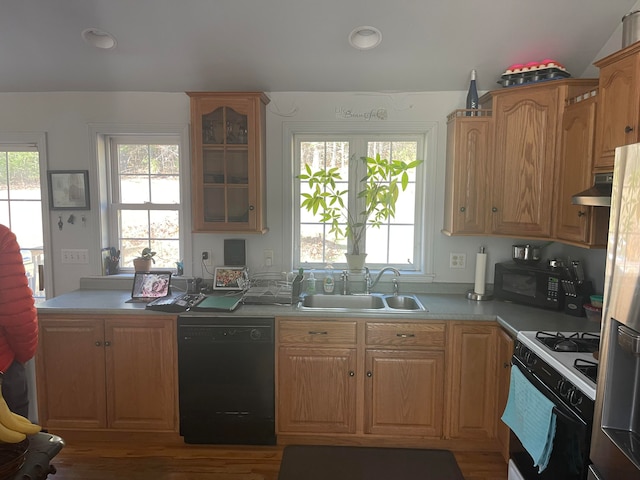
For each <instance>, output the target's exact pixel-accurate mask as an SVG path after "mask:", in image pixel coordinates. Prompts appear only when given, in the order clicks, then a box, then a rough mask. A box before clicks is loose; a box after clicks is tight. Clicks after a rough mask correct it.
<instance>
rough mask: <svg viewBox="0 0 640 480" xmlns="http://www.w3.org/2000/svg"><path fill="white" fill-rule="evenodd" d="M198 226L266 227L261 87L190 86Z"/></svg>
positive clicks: (249, 230)
mask: <svg viewBox="0 0 640 480" xmlns="http://www.w3.org/2000/svg"><path fill="white" fill-rule="evenodd" d="M187 95H189V97H190V98H191V132H192V133H191V134H192V159H191V161H192V167H191V170H192V182H191V187H192V191H193V197H192V202H193V203H192V211H193V230H194V231H195V232H212V231H213V232H238V233H264V232H266V230H267V228H266V218H265V208H266V202H265V195H266V185H265V180H266V175H265V156H266V153H265V109H266V105H267V103H269V98H268V97H267V96H266V95H265V94H264V93H261V92H230V93H211V92H188V93H187Z"/></svg>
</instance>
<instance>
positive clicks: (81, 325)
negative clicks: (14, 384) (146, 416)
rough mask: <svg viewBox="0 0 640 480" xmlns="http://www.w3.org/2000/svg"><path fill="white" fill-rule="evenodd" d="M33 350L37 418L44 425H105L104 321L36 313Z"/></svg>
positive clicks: (66, 426) (56, 426)
mask: <svg viewBox="0 0 640 480" xmlns="http://www.w3.org/2000/svg"><path fill="white" fill-rule="evenodd" d="M39 326H40V340H39V345H38V354H37V356H36V368H37V374H36V380H37V389H38V412H39V421H40V423H41V424H42V426H43V427H46V428H48V429H50V430H51V431H55V429H57V428H79V429H97V428H105V427H106V426H107V420H106V392H105V370H104V359H105V347H104V328H103V321H102V320H101V319H97V320H84V319H64V318H63V317H54V318H44V316H41V317H40V320H39Z"/></svg>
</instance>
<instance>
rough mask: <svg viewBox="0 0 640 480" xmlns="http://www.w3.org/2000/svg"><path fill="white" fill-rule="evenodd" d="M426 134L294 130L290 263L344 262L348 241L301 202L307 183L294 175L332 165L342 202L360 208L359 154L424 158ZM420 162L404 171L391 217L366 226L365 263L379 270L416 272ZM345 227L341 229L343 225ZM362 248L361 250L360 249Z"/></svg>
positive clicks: (419, 259)
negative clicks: (404, 179)
mask: <svg viewBox="0 0 640 480" xmlns="http://www.w3.org/2000/svg"><path fill="white" fill-rule="evenodd" d="M424 138H425V136H424V135H418V134H412V135H400V134H388V135H387V134H376V135H366V134H353V135H339V134H317V135H315V134H296V135H294V165H295V170H296V172H295V175H296V177H295V178H296V181H295V188H294V213H295V220H296V221H295V222H294V265H304V266H307V267H308V268H323V267H324V266H325V265H327V264H333V265H334V266H338V267H341V266H343V265H346V261H345V257H344V254H345V253H348V252H349V251H350V248H351V245H349V243H348V240H347V239H346V238H344V236H338V237H336V235H335V234H334V233H331V232H330V230H331V225H330V224H325V223H323V222H322V221H321V216H320V214H321V212H320V211H318V212H317V213H316V214H313V212H310V211H308V210H307V209H306V208H304V207H302V206H301V203H302V201H303V200H304V197H303V194H304V193H309V187H308V184H307V183H306V182H305V181H304V180H300V179H298V177H297V175H298V174H300V173H301V172H305V168H306V166H307V165H308V166H309V167H310V168H311V169H312V170H313V171H317V170H318V169H321V168H323V169H327V170H328V169H331V168H336V169H338V172H339V174H340V180H339V181H338V185H337V187H338V190H341V191H344V192H345V194H344V196H343V201H344V202H347V203H348V204H349V206H350V210H351V211H354V212H361V211H362V210H363V205H362V201H363V200H362V199H361V198H358V195H357V192H358V190H359V186H358V182H359V180H361V179H362V177H363V176H364V175H365V171H364V167H363V162H362V161H361V160H360V159H361V157H363V156H366V157H374V158H375V157H376V155H378V154H379V155H380V157H381V158H384V159H388V160H391V161H394V160H401V161H403V162H405V163H410V162H412V161H414V160H423V159H424V152H425V145H424V143H425V141H424ZM423 165H424V163H423V164H422V165H420V166H418V168H417V169H413V170H410V171H409V183H408V185H407V187H406V189H405V190H404V191H401V192H400V194H399V197H398V201H397V204H396V212H395V216H393V217H392V218H389V219H388V220H387V221H386V222H383V224H382V225H380V226H369V227H367V228H366V230H365V237H366V238H365V239H364V252H366V254H367V257H366V263H367V266H369V267H372V268H379V267H382V266H386V265H392V266H395V267H396V268H399V269H402V270H410V271H417V270H420V265H421V262H422V256H421V251H420V245H422V241H421V239H422V234H423V222H422V216H421V213H422V207H421V205H422V194H423V192H422V188H421V187H420V185H421V183H422V182H419V181H418V179H419V178H422V177H423V176H424V167H423ZM342 230H343V231H344V228H343V229H342ZM364 252H362V253H364Z"/></svg>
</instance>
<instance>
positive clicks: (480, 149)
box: [443, 110, 492, 235]
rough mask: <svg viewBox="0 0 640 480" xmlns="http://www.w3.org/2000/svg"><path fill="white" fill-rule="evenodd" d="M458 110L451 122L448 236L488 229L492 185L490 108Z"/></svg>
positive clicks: (447, 199) (447, 167) (475, 233)
mask: <svg viewBox="0 0 640 480" xmlns="http://www.w3.org/2000/svg"><path fill="white" fill-rule="evenodd" d="M467 112H468V110H456V111H455V112H453V113H452V114H451V115H449V118H448V122H447V165H446V180H445V207H444V209H445V210H444V228H443V232H444V233H445V234H447V235H482V234H484V233H485V232H486V229H487V219H488V218H489V216H488V209H487V204H488V193H489V191H490V189H489V185H490V184H491V174H490V158H491V126H492V122H491V117H490V116H489V115H490V113H491V111H490V110H478V111H476V112H474V113H476V114H479V115H474V116H466V113H467Z"/></svg>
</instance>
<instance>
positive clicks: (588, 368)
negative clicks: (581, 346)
mask: <svg viewBox="0 0 640 480" xmlns="http://www.w3.org/2000/svg"><path fill="white" fill-rule="evenodd" d="M573 366H574V367H575V369H576V370H578V371H579V372H581V373H582V374H584V375H585V376H586V377H587V378H588V379H589V380H591V381H593V382H596V381H597V380H598V364H597V363H596V362H592V361H590V360H583V359H581V358H577V359H576V361H575V362H573Z"/></svg>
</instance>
